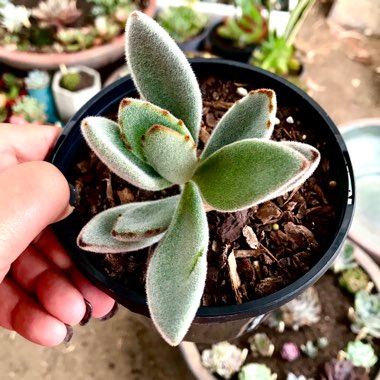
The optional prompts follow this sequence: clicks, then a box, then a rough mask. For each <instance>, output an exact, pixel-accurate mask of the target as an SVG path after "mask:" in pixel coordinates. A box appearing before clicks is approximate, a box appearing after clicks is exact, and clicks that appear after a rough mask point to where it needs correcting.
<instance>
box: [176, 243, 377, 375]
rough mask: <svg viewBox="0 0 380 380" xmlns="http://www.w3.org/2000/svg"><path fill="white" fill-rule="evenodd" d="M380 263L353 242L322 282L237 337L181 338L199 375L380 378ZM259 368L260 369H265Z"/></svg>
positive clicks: (191, 368)
mask: <svg viewBox="0 0 380 380" xmlns="http://www.w3.org/2000/svg"><path fill="white" fill-rule="evenodd" d="M379 279H380V268H379V267H378V266H377V265H376V263H375V262H374V261H372V259H371V258H370V257H369V256H368V254H367V253H365V252H364V251H363V250H361V249H360V248H359V247H358V246H356V245H355V244H353V243H352V242H348V241H347V243H346V244H345V246H344V249H343V250H342V251H341V253H340V254H339V256H338V258H337V260H336V261H335V262H334V265H333V266H332V268H331V271H329V272H328V273H327V274H326V275H324V276H323V277H322V279H321V280H320V281H319V282H318V283H317V284H316V286H313V287H310V288H308V289H307V290H306V291H305V292H304V293H302V294H301V295H300V296H298V297H297V298H295V299H294V300H292V301H291V302H289V303H288V304H285V305H284V306H282V307H281V308H280V309H279V310H277V311H275V312H273V313H272V314H271V315H270V316H269V317H268V319H267V320H266V322H265V323H264V324H263V326H261V327H260V328H259V329H258V330H257V331H255V332H252V333H251V334H248V335H246V336H244V337H242V338H241V339H237V340H234V341H231V342H220V343H217V344H214V345H213V346H212V347H211V346H209V345H207V346H206V345H196V344H194V343H191V342H184V343H181V345H180V349H181V352H182V354H183V356H184V359H185V361H186V362H187V364H188V365H189V368H190V370H191V372H192V373H193V374H194V376H195V378H196V379H197V380H216V379H219V378H223V379H233V380H235V379H239V380H245V379H260V380H266V379H268V380H270V379H271V378H272V377H273V376H274V375H276V376H277V377H276V378H277V379H279V380H282V379H287V380H297V379H298V380H301V379H309V378H314V379H323V380H329V379H333V380H343V379H353V378H355V379H358V380H369V379H375V378H376V380H378V378H379V376H380V365H379V364H380V363H379V357H380V346H379V342H380V322H379V321H380V293H379V291H380V281H379ZM259 374H260V375H259Z"/></svg>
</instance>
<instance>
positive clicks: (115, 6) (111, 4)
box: [89, 0, 136, 16]
mask: <svg viewBox="0 0 380 380" xmlns="http://www.w3.org/2000/svg"><path fill="white" fill-rule="evenodd" d="M89 2H90V3H92V4H93V5H92V9H91V13H92V14H93V15H94V16H109V15H115V14H116V13H117V12H118V11H120V10H124V11H126V13H128V14H129V13H131V12H132V11H134V10H135V9H136V6H135V5H134V2H133V1H132V0H89Z"/></svg>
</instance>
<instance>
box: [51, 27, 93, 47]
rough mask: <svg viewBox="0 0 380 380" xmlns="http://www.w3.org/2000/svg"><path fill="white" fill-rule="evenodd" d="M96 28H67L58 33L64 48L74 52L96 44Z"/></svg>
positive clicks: (58, 38)
mask: <svg viewBox="0 0 380 380" xmlns="http://www.w3.org/2000/svg"><path fill="white" fill-rule="evenodd" d="M95 39H96V30H95V29H94V28H91V27H83V28H65V29H61V30H59V31H58V33H57V40H58V41H59V43H60V44H61V45H62V46H63V47H64V50H65V51H67V52H69V53H73V52H76V51H80V50H84V49H87V48H89V47H91V46H93V45H94V41H95Z"/></svg>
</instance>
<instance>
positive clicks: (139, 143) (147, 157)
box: [77, 12, 320, 345]
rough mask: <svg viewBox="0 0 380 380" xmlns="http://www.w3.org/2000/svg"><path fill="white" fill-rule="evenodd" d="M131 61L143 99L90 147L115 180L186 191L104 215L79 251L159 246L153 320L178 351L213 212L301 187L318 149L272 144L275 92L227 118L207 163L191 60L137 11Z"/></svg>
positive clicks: (264, 92) (253, 96)
mask: <svg viewBox="0 0 380 380" xmlns="http://www.w3.org/2000/svg"><path fill="white" fill-rule="evenodd" d="M126 57H127V61H128V65H129V68H130V70H131V73H132V78H133V81H134V83H135V85H136V88H137V90H138V92H139V94H140V96H141V99H133V98H127V99H124V100H122V101H121V103H120V106H119V112H118V122H115V121H112V120H109V119H107V118H104V117H87V118H85V119H84V120H83V121H82V124H81V129H82V133H83V136H84V138H85V140H86V141H87V143H88V145H89V146H90V148H91V149H92V150H93V151H94V152H95V154H97V155H98V156H99V158H100V159H101V160H102V161H103V162H104V163H105V164H106V165H107V166H108V167H109V168H110V170H112V171H113V172H114V173H115V174H117V175H118V176H120V177H121V178H123V179H124V180H126V181H128V182H130V183H131V184H133V185H135V186H137V187H139V188H142V189H146V190H153V191H159V190H162V189H165V188H168V187H170V186H173V185H179V187H180V189H181V192H180V194H179V195H175V196H172V197H168V198H165V199H160V200H156V201H149V202H140V203H128V204H124V205H121V206H117V207H115V208H111V209H108V210H106V211H104V212H102V213H100V214H98V215H96V216H95V217H94V218H93V219H92V220H91V221H90V222H89V223H88V224H87V225H86V226H85V227H84V228H83V229H82V231H81V232H80V234H79V236H78V240H77V242H78V245H79V247H81V248H82V249H84V250H88V251H92V252H102V253H121V252H128V251H136V250H139V249H141V248H144V247H148V246H150V245H152V244H154V243H157V242H159V244H158V246H157V248H156V249H155V252H154V254H153V255H152V258H151V259H150V261H149V265H148V270H147V279H146V294H147V302H148V307H149V310H150V315H151V318H152V320H153V322H154V324H155V326H156V327H157V329H158V331H159V332H160V333H161V335H162V336H163V338H164V339H165V340H166V341H167V342H168V343H169V344H171V345H177V344H178V343H179V342H180V341H181V340H182V339H183V337H184V336H185V334H186V332H187V330H188V329H189V326H190V325H191V323H192V320H193V318H194V316H195V314H196V312H197V309H198V307H199V304H200V300H201V297H202V293H203V289H204V285H205V279H206V271H207V248H208V243H209V236H208V234H209V233H208V224H207V215H206V207H207V209H208V210H209V209H215V210H219V211H223V212H228V211H236V210H240V209H244V208H247V207H250V206H252V205H255V204H257V203H260V202H263V201H265V200H269V199H271V198H274V197H277V196H279V195H281V194H284V193H286V192H288V191H290V190H292V189H294V188H295V187H297V186H299V185H300V184H302V183H303V182H304V181H305V180H306V179H307V178H308V177H309V176H310V175H311V173H312V172H313V171H314V169H315V168H316V166H317V165H318V162H319V157H320V155H319V152H318V151H317V150H316V149H315V148H313V147H312V146H309V145H306V144H302V143H298V142H285V141H282V142H275V141H270V140H269V138H270V136H271V134H272V131H273V127H274V122H275V115H276V95H275V93H274V92H273V91H272V90H269V89H260V90H256V91H252V92H250V93H249V94H248V95H247V96H245V97H244V98H242V99H241V100H239V101H238V102H236V103H235V104H234V105H233V106H232V107H231V109H230V110H229V111H228V112H227V113H226V114H225V115H224V117H223V118H222V119H221V120H220V121H219V123H218V125H217V126H216V128H215V129H214V132H213V133H212V135H211V137H210V139H209V141H208V143H207V144H206V146H205V148H204V150H203V152H202V153H201V155H200V156H198V155H197V142H198V134H199V130H200V124H201V116H202V98H201V92H200V89H199V85H198V83H197V80H196V77H195V75H194V73H193V71H192V69H191V66H190V64H189V62H188V61H187V60H186V58H185V56H184V55H183V53H182V52H181V50H180V49H179V48H178V46H177V45H176V43H175V42H174V40H172V39H171V38H170V37H169V35H168V34H167V33H166V32H165V31H164V30H163V29H162V28H161V27H160V26H159V25H158V24H157V23H156V22H155V21H153V20H152V19H151V18H149V17H148V16H145V15H144V14H142V13H140V12H133V13H132V14H131V16H130V17H129V18H128V21H127V26H126Z"/></svg>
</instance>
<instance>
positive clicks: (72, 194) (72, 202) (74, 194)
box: [69, 183, 77, 207]
mask: <svg viewBox="0 0 380 380" xmlns="http://www.w3.org/2000/svg"><path fill="white" fill-rule="evenodd" d="M69 188H70V200H69V204H70V206H72V207H75V206H76V204H77V191H76V189H75V187H74V186H73V185H72V184H71V183H69Z"/></svg>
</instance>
